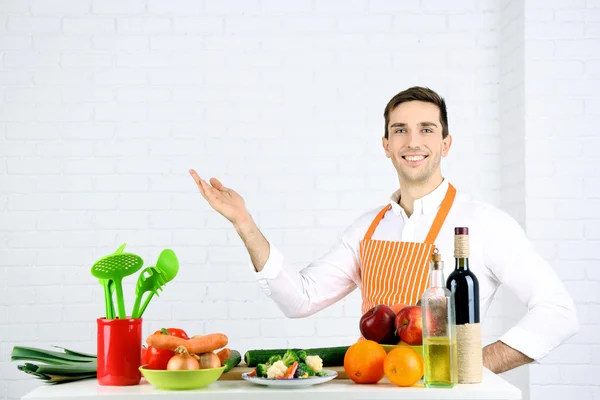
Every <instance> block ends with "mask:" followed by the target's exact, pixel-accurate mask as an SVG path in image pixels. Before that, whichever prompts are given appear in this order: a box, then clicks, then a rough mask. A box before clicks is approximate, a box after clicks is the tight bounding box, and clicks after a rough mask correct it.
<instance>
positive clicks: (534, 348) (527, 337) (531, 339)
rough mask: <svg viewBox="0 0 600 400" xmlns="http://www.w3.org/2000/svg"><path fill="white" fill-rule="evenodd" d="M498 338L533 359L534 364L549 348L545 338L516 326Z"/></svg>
mask: <svg viewBox="0 0 600 400" xmlns="http://www.w3.org/2000/svg"><path fill="white" fill-rule="evenodd" d="M499 340H500V341H501V342H503V343H504V344H506V345H508V346H510V347H512V348H513V349H515V350H518V351H520V352H521V353H523V354H525V355H526V356H527V357H529V358H531V359H533V360H534V363H535V364H537V362H538V360H540V359H542V358H543V357H544V356H546V355H547V354H548V353H549V352H550V350H551V349H549V346H548V344H547V341H546V340H544V339H543V338H540V337H539V336H538V335H535V334H532V333H531V332H528V331H526V330H525V329H523V328H520V327H518V326H515V327H513V328H511V329H510V330H509V331H508V332H506V333H505V334H504V335H502V336H501V337H500V339H499Z"/></svg>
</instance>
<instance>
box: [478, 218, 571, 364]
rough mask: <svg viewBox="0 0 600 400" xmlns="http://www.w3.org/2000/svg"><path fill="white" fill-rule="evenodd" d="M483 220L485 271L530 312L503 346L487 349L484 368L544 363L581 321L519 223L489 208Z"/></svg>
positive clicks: (507, 335)
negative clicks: (540, 361)
mask: <svg viewBox="0 0 600 400" xmlns="http://www.w3.org/2000/svg"><path fill="white" fill-rule="evenodd" d="M478 220H479V221H481V224H480V225H478V226H477V229H478V231H480V232H481V233H482V235H481V236H478V238H477V240H482V243H481V244H482V246H483V250H484V260H485V265H486V267H487V268H489V270H490V271H491V272H492V274H493V276H494V277H495V278H496V279H497V280H498V282H500V283H501V284H504V285H506V286H507V288H508V289H509V290H510V291H511V292H512V293H513V294H514V295H516V297H517V298H518V299H519V300H520V302H521V303H522V304H524V305H525V306H526V307H527V312H526V313H525V315H524V316H523V317H522V318H521V319H520V320H519V321H518V322H517V323H516V324H514V326H512V327H511V328H510V329H509V330H508V331H507V332H505V333H504V334H503V335H502V336H500V338H499V340H498V342H496V343H493V344H491V345H489V346H487V347H486V348H485V349H484V365H485V366H486V367H487V368H489V369H490V370H492V371H494V372H497V373H500V372H505V371H508V370H510V369H513V368H516V367H518V366H520V365H524V364H526V363H528V362H533V361H539V360H540V359H542V358H544V357H545V356H546V355H548V353H550V352H551V351H553V350H554V349H556V348H557V347H558V346H560V345H561V344H562V343H564V342H565V341H566V340H567V339H569V338H570V337H571V336H573V335H574V334H575V333H577V331H578V330H579V320H578V317H577V310H576V308H575V304H574V302H573V299H572V297H571V296H570V295H569V292H568V291H567V289H566V288H565V285H564V284H563V283H562V282H561V280H560V278H559V276H558V275H557V273H556V272H555V271H554V269H553V268H552V266H551V265H550V263H549V262H548V261H546V260H545V259H544V258H543V257H542V255H541V254H539V253H538V252H537V251H536V250H535V248H534V246H533V244H532V243H531V241H530V240H529V239H528V238H527V236H526V234H525V231H524V230H523V229H522V228H521V226H520V225H519V224H518V223H517V221H516V220H515V219H514V218H512V217H511V216H510V215H508V214H507V213H506V212H504V211H501V210H499V209H497V208H495V207H492V206H489V207H488V208H487V209H485V211H484V214H483V215H480V216H478ZM473 239H474V240H475V237H473Z"/></svg>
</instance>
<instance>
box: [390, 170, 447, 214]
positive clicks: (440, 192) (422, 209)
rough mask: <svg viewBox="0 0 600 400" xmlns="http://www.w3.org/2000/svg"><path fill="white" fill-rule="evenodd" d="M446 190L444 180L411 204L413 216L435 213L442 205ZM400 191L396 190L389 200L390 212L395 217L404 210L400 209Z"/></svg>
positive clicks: (445, 181)
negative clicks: (392, 212)
mask: <svg viewBox="0 0 600 400" xmlns="http://www.w3.org/2000/svg"><path fill="white" fill-rule="evenodd" d="M447 190H448V180H446V179H445V178H444V180H442V183H441V184H440V185H439V186H438V187H437V188H435V189H434V190H433V191H432V192H431V193H429V194H426V195H425V196H423V197H421V198H420V199H416V200H415V201H414V202H413V214H417V213H418V214H428V213H432V212H435V211H437V209H438V208H439V207H440V205H441V204H442V201H443V200H444V197H445V196H446V191H447ZM399 200H400V189H398V190H396V191H395V192H394V193H392V195H391V196H390V198H389V204H391V205H392V211H394V213H395V214H396V215H401V214H405V212H404V209H403V208H402V207H400V204H399Z"/></svg>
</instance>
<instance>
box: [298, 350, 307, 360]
mask: <svg viewBox="0 0 600 400" xmlns="http://www.w3.org/2000/svg"><path fill="white" fill-rule="evenodd" d="M296 355H297V356H298V359H299V360H300V361H302V362H304V361H306V350H299V351H297V352H296Z"/></svg>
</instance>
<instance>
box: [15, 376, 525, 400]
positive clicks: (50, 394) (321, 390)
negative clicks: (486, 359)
mask: <svg viewBox="0 0 600 400" xmlns="http://www.w3.org/2000/svg"><path fill="white" fill-rule="evenodd" d="M150 396H152V397H157V398H160V400H171V399H186V398H189V399H191V398H201V399H210V400H213V399H219V400H221V399H229V398H239V399H244V400H269V399H277V400H280V399H282V398H285V399H286V400H300V399H307V398H310V400H320V399H327V400H333V399H336V398H338V399H341V398H342V397H343V398H344V399H366V398H368V399H396V400H397V399H423V400H425V399H427V400H438V399H515V400H516V399H519V400H520V399H521V391H520V390H519V389H517V388H516V387H514V386H513V385H511V384H510V383H508V382H506V381H505V380H504V379H502V378H500V377H499V376H497V375H495V374H493V373H492V372H490V371H489V370H487V369H484V375H483V382H482V383H479V384H473V385H457V386H455V387H454V388H452V389H428V388H424V387H422V385H421V387H418V386H415V387H410V388H402V387H397V386H394V385H392V384H391V383H390V382H389V381H388V380H387V379H386V378H383V379H382V380H381V381H380V382H379V383H378V384H376V385H357V384H355V383H354V382H352V381H350V380H348V379H334V380H332V381H330V382H327V383H323V384H320V385H314V386H309V387H306V388H295V389H280V388H275V387H265V386H259V385H256V384H253V383H250V382H247V381H243V380H229V381H217V382H214V383H212V384H211V385H210V386H208V387H206V388H204V389H200V390H189V391H188V390H186V391H161V390H158V389H156V388H154V387H153V386H152V385H150V384H148V383H147V382H146V381H145V380H144V379H142V383H141V384H140V385H136V386H122V387H110V386H99V385H98V383H97V381H96V380H95V379H88V380H84V381H79V382H72V383H66V384H60V385H53V386H49V385H43V386H40V387H38V388H36V389H34V390H33V391H32V392H30V393H29V394H27V395H26V396H24V397H23V399H29V400H38V399H59V398H60V399H69V400H90V399H110V400H137V399H142V398H148V397H150Z"/></svg>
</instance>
